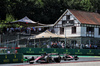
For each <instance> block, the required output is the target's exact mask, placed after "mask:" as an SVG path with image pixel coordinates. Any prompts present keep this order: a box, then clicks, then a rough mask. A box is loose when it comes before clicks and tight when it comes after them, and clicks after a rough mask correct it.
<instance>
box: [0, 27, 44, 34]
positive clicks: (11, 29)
mask: <svg viewBox="0 0 100 66" xmlns="http://www.w3.org/2000/svg"><path fill="white" fill-rule="evenodd" d="M42 31H44V30H43V29H42V28H35V27H7V28H6V27H3V29H1V30H0V33H1V34H7V33H17V32H20V33H27V34H30V33H37V32H42Z"/></svg>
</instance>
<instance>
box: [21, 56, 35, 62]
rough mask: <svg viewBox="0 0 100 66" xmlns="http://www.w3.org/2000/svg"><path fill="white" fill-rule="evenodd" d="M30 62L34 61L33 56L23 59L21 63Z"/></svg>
mask: <svg viewBox="0 0 100 66" xmlns="http://www.w3.org/2000/svg"><path fill="white" fill-rule="evenodd" d="M32 60H34V57H33V56H32V57H31V58H28V57H25V58H24V60H23V61H24V62H30V61H32Z"/></svg>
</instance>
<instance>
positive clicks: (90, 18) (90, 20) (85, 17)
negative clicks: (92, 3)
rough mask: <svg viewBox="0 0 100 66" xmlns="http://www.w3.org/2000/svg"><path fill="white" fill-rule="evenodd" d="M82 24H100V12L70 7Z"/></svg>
mask: <svg viewBox="0 0 100 66" xmlns="http://www.w3.org/2000/svg"><path fill="white" fill-rule="evenodd" d="M68 10H69V11H70V12H71V13H72V14H73V15H74V16H75V17H76V18H77V19H78V20H79V21H80V22H81V23H82V24H95V25H100V14H98V13H95V12H86V11H78V10H70V9H68Z"/></svg>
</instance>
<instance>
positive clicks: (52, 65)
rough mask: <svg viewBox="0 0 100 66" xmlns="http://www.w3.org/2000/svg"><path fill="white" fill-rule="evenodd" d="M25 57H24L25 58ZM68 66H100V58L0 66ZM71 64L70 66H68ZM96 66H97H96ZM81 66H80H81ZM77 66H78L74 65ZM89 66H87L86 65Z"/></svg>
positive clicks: (85, 57)
mask: <svg viewBox="0 0 100 66" xmlns="http://www.w3.org/2000/svg"><path fill="white" fill-rule="evenodd" d="M25 57H26V56H25ZM28 57H31V56H28ZM65 63H66V64H69V66H75V64H79V66H80V65H81V64H82V65H83V64H85V65H84V66H86V64H87V63H88V64H90V66H100V56H79V60H77V61H75V60H71V61H63V60H62V61H61V63H42V64H40V63H34V64H29V63H27V62H24V63H11V64H0V66H56V65H57V66H66V65H63V64H65ZM93 63H94V65H93ZM70 64H72V65H70ZM96 64H98V65H96ZM82 65H81V66H82ZM76 66H78V65H76ZM88 66H89V65H88Z"/></svg>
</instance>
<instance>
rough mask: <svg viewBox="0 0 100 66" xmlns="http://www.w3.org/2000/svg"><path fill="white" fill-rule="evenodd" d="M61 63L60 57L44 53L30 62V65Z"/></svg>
mask: <svg viewBox="0 0 100 66" xmlns="http://www.w3.org/2000/svg"><path fill="white" fill-rule="evenodd" d="M60 61H61V57H60V55H59V54H57V53H48V54H47V53H44V54H42V55H41V56H39V57H37V58H36V59H35V60H34V61H30V62H29V63H30V64H33V63H35V62H36V63H50V62H56V63H59V62H60Z"/></svg>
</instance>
